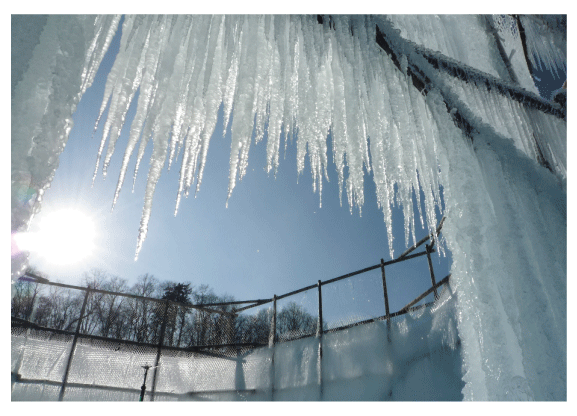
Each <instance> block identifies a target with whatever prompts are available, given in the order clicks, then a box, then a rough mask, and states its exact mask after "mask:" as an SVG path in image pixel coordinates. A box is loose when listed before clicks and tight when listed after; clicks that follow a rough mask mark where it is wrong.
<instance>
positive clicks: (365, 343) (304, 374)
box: [12, 291, 463, 401]
mask: <svg viewBox="0 0 577 416" xmlns="http://www.w3.org/2000/svg"><path fill="white" fill-rule="evenodd" d="M454 300H455V299H454V298H453V297H452V296H451V295H450V291H445V292H444V295H443V297H442V298H441V299H440V301H439V302H438V303H437V304H436V305H435V306H433V307H432V308H429V309H421V310H420V311H417V312H413V314H412V315H404V316H402V317H399V318H396V319H394V320H393V321H392V322H391V329H390V331H389V330H388V329H387V324H386V322H382V321H379V322H375V323H372V324H365V325H360V326H357V327H353V328H350V329H347V330H344V331H338V332H334V333H329V334H325V335H323V337H322V341H319V339H318V338H315V337H310V338H305V339H301V340H297V341H289V342H284V343H278V344H276V346H274V347H273V348H270V347H263V348H259V349H256V350H252V351H248V352H243V353H239V354H238V356H236V355H234V354H233V355H228V356H225V357H224V358H218V357H210V356H207V355H202V354H188V353H167V352H164V353H163V354H162V356H161V359H160V367H159V373H158V379H157V384H156V394H155V401H159V400H160V401H161V400H275V401H286V400H298V401H302V400H331V401H333V400H356V401H365V400H381V401H387V400H397V401H398V400H402V401H416V400H427V401H432V400H461V399H462V393H461V390H462V388H463V381H462V379H461V378H462V374H461V362H462V361H461V352H460V350H461V348H460V344H459V340H458V337H457V330H456V319H455V311H454V304H455V302H454ZM319 342H321V343H322V350H323V355H322V363H321V362H319ZM67 350H69V343H66V342H58V341H46V340H45V341H35V340H33V339H30V338H29V339H27V340H25V339H23V336H13V339H12V356H13V359H12V371H13V372H18V373H19V374H20V376H21V377H22V378H23V379H49V380H52V379H54V378H56V379H57V378H58V377H60V378H61V377H62V372H61V370H62V368H61V367H62V366H60V365H59V363H62V362H63V361H64V362H65V361H66V359H67V355H66V354H62V351H67ZM155 354H156V352H155V350H154V349H153V348H150V349H136V348H127V347H123V346H121V345H118V346H114V345H112V346H109V347H108V348H98V347H95V346H91V345H89V344H84V343H82V342H81V343H80V344H78V346H77V349H76V353H75V355H74V359H73V361H72V367H71V374H70V377H69V382H71V383H81V384H84V385H85V386H86V387H80V386H78V385H77V386H69V387H67V388H66V393H65V396H64V400H127V401H131V400H132V401H136V400H138V397H139V388H140V386H141V384H142V380H143V369H142V367H141V365H145V364H146V363H147V362H148V363H149V364H150V362H153V360H154V357H155ZM152 371H153V370H151V372H150V373H149V377H148V382H147V386H148V391H149V392H150V389H151V385H152ZM319 371H320V377H319ZM59 392H60V389H59V387H58V386H56V385H54V384H46V383H26V382H24V381H18V380H15V379H13V380H12V400H57V399H58V395H59ZM147 397H148V396H147Z"/></svg>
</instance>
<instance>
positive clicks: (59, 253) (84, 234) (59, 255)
mask: <svg viewBox="0 0 577 416" xmlns="http://www.w3.org/2000/svg"><path fill="white" fill-rule="evenodd" d="M95 237H96V229H95V226H94V221H93V220H92V218H91V217H90V216H88V215H86V214H85V213H83V212H81V211H79V210H77V209H73V208H70V209H63V210H60V211H55V212H52V213H50V214H48V215H46V216H45V217H43V218H42V219H41V220H40V222H39V225H38V231H37V232H29V233H21V234H19V235H18V236H15V240H16V243H17V245H18V248H19V249H21V250H27V251H30V252H35V253H37V254H38V255H40V256H42V257H43V258H45V259H46V260H47V261H49V262H50V263H52V264H56V265H70V264H74V263H78V262H80V261H82V260H85V259H86V258H87V257H89V256H90V255H91V254H92V253H93V251H94V248H95V245H94V239H95Z"/></svg>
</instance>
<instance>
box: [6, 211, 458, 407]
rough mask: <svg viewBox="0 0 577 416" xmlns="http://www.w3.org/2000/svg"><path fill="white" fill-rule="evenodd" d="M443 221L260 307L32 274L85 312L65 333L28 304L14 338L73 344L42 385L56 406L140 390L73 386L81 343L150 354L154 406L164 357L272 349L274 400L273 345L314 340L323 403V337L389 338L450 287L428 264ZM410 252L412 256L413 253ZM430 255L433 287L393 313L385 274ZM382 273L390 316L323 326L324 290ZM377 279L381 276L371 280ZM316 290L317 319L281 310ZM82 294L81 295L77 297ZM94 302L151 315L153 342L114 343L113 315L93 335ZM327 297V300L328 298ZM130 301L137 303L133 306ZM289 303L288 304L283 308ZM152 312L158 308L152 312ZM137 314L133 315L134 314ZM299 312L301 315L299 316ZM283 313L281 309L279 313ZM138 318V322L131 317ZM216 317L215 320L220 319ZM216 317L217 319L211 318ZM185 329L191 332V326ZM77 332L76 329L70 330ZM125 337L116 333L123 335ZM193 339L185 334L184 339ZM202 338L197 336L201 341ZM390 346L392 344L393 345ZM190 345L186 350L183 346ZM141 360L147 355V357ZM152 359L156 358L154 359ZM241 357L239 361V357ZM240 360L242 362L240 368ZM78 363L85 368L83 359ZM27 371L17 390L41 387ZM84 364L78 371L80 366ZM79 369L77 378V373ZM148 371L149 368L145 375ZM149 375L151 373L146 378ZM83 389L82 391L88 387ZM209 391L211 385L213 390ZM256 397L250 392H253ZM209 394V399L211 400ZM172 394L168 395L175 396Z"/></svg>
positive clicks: (15, 372)
mask: <svg viewBox="0 0 577 416" xmlns="http://www.w3.org/2000/svg"><path fill="white" fill-rule="evenodd" d="M443 221H444V218H443V219H442V220H441V222H440V223H439V225H438V227H437V229H436V231H435V232H434V233H432V234H430V235H428V236H426V237H425V238H423V239H421V240H420V241H419V242H417V243H416V244H415V245H413V246H412V247H410V248H409V249H407V250H406V251H405V252H404V253H402V254H401V255H400V256H399V257H397V258H396V259H393V260H390V261H386V262H385V261H384V260H383V259H381V261H380V263H378V264H376V265H373V266H369V267H366V268H363V269H361V270H357V271H354V272H351V273H347V274H344V275H342V276H338V277H335V278H332V279H328V280H325V281H321V280H318V282H317V283H316V284H313V285H309V286H306V287H303V288H301V289H297V290H294V291H291V292H289V293H285V294H283V295H280V296H277V295H274V296H273V297H272V298H269V299H256V300H246V301H230V302H218V303H202V304H182V303H177V302H174V301H171V300H166V299H157V298H149V297H144V296H139V295H133V294H128V293H120V292H114V291H108V290H102V289H95V288H90V287H80V286H74V285H68V284H63V283H55V282H50V281H47V280H46V279H43V278H39V277H38V276H35V275H33V274H31V273H28V274H27V275H26V276H25V277H24V279H25V280H28V281H29V282H33V283H37V284H38V285H45V286H48V287H57V288H61V289H64V290H69V291H72V292H75V293H77V295H76V297H75V298H74V297H73V296H71V298H74V299H78V300H76V301H75V302H76V303H75V305H78V302H79V299H80V298H82V307H81V308H80V313H79V314H78V315H77V316H75V317H68V318H67V319H69V321H67V322H68V323H67V326H66V328H67V329H62V328H52V327H50V326H46V325H40V324H38V323H37V322H34V320H35V316H34V311H35V307H34V305H31V307H30V308H29V312H28V314H27V316H24V317H18V316H12V332H13V334H14V332H15V331H16V332H18V331H20V332H19V335H22V334H24V338H25V339H26V340H28V338H34V337H36V336H39V335H38V334H43V335H40V336H41V337H44V338H46V337H47V338H48V339H51V338H52V337H53V336H64V337H65V338H66V339H68V340H70V339H72V341H71V344H70V350H69V352H68V357H67V359H66V365H65V368H64V372H63V376H62V379H61V381H55V380H47V379H46V380H45V381H46V382H47V383H48V384H50V385H51V386H56V385H57V386H59V387H60V393H59V396H58V398H59V400H64V398H65V396H66V389H67V386H68V387H70V388H72V387H75V388H85V386H86V385H88V384H90V385H91V387H90V388H92V389H97V390H98V389H103V390H110V389H112V390H115V389H116V390H118V391H119V392H120V391H123V392H124V391H125V392H134V391H136V390H137V389H133V388H132V387H129V386H126V385H125V386H124V387H122V386H118V387H113V386H111V385H110V384H106V383H108V382H109V380H106V379H105V380H104V381H103V383H95V382H94V381H93V382H92V383H86V382H83V380H79V379H78V376H77V375H76V376H75V377H76V378H75V379H73V380H71V379H69V377H70V374H71V372H74V373H75V374H77V373H78V372H79V370H78V369H76V367H75V363H76V361H75V359H74V357H75V354H77V353H78V352H77V351H78V345H79V343H80V344H82V345H85V344H86V343H88V344H91V343H92V344H95V345H99V346H102V345H105V347H106V348H110V346H117V348H116V349H117V350H118V349H119V348H121V346H124V347H123V348H128V349H131V351H135V353H142V351H143V349H145V350H146V351H148V352H147V354H148V357H149V358H148V359H147V360H148V361H150V359H152V357H153V356H154V365H153V366H151V365H150V364H147V365H146V366H141V367H143V368H146V367H149V368H151V369H154V371H153V372H152V383H151V388H150V391H149V392H148V393H147V394H148V397H149V399H150V400H154V397H155V394H157V392H156V390H157V386H158V383H159V382H160V381H161V380H160V379H159V370H158V368H159V365H160V366H161V365H162V363H161V361H162V360H161V358H162V359H164V358H163V357H168V356H169V355H171V354H172V355H173V356H174V355H175V354H176V355H178V354H185V355H186V354H197V355H199V356H201V357H207V358H211V359H220V360H221V361H222V362H231V361H235V362H237V363H238V362H243V361H242V360H243V358H242V357H244V356H245V355H246V353H247V352H248V351H252V350H254V349H255V348H259V347H264V346H269V347H271V348H272V357H271V361H272V363H273V367H272V370H271V371H272V376H271V377H272V380H273V382H272V383H273V386H272V388H271V395H272V396H271V397H274V390H275V388H274V359H275V348H274V347H275V345H276V344H277V343H281V342H285V341H295V340H299V339H303V338H309V337H316V338H317V339H319V348H318V363H319V366H320V369H319V373H318V374H319V380H318V383H319V389H320V396H321V397H322V384H323V381H322V361H323V360H322V337H323V334H330V333H334V332H336V331H342V330H346V329H349V328H352V327H356V326H359V325H365V324H368V323H371V322H376V321H386V322H387V328H388V329H389V331H390V321H391V319H393V318H395V317H397V316H401V315H403V314H406V313H409V312H412V311H416V310H419V309H422V308H426V307H428V306H430V305H431V304H432V303H433V302H428V303H424V304H421V305H417V304H418V303H419V302H420V301H422V300H423V299H425V298H426V297H427V296H428V295H430V294H431V293H433V294H434V299H435V300H436V299H437V298H438V297H439V293H438V291H437V290H438V289H439V288H440V287H441V286H443V285H446V284H447V283H448V282H449V278H450V274H449V275H447V276H446V277H444V278H443V279H442V280H440V281H439V282H436V281H435V274H434V270H433V265H432V262H431V256H430V255H431V253H434V252H435V250H434V249H433V247H434V245H435V242H436V239H437V236H438V235H439V233H440V231H441V227H442V225H443ZM428 241H430V243H429V244H426V246H425V251H422V252H418V253H413V251H414V250H416V249H417V248H418V247H420V246H422V245H423V244H425V243H427V242H428ZM411 253H413V254H411ZM423 256H427V261H428V267H429V272H430V277H431V282H432V286H431V287H430V288H429V289H428V290H427V291H425V292H424V293H422V294H421V295H419V296H417V297H416V298H415V299H414V300H412V301H411V302H409V303H408V304H406V305H405V306H404V307H402V308H401V309H399V310H398V311H396V312H393V313H391V312H390V310H389V309H390V308H389V307H390V305H389V294H388V291H387V282H386V274H385V268H386V267H387V266H391V265H393V264H397V263H400V262H403V261H408V260H412V259H417V258H419V257H423ZM377 269H380V270H381V274H380V280H382V290H383V292H382V293H383V301H384V307H385V314H384V315H379V316H376V317H371V318H369V319H356V320H354V322H347V323H343V324H341V325H337V326H335V327H330V328H329V327H328V326H327V322H326V319H323V303H324V304H325V306H324V307H325V308H327V307H329V306H331V305H330V302H329V306H327V303H326V300H325V302H323V291H322V287H323V286H328V285H331V284H333V283H336V282H339V281H343V280H345V279H350V278H352V277H353V276H358V275H360V274H363V273H367V272H370V271H373V270H377ZM374 279H376V275H375V276H374ZM315 290H316V292H317V294H316V295H311V298H313V300H312V302H313V303H316V306H317V308H318V313H317V314H316V317H315V316H313V315H311V314H310V312H308V311H304V310H303V309H302V308H300V307H299V306H298V305H297V306H295V305H296V303H295V302H289V303H288V304H287V305H286V306H285V307H284V308H279V306H278V305H279V303H281V304H282V302H281V301H282V300H283V299H289V298H292V299H294V297H295V296H296V295H299V294H302V295H301V296H306V295H307V293H305V292H307V291H310V292H308V293H309V294H312V293H314V291H315ZM82 293H83V294H84V295H83V296H80V294H82ZM96 295H102V296H108V297H110V298H108V300H109V308H110V310H111V311H112V310H113V309H114V306H116V307H117V309H120V307H121V305H123V302H124V306H125V307H126V308H128V309H127V310H133V309H134V310H137V309H138V308H140V310H141V311H142V310H146V311H148V315H147V316H144V318H146V319H144V323H143V324H142V325H141V327H142V328H143V329H144V330H145V332H146V334H148V338H142V337H141V338H139V339H136V338H135V335H133V336H132V338H131V337H130V336H124V337H123V336H116V337H115V336H114V331H112V334H111V333H110V332H111V331H109V328H110V327H112V326H113V325H112V323H113V322H112V321H113V319H112V318H110V316H108V318H107V322H106V323H105V324H106V325H105V324H101V325H100V326H98V325H93V327H92V329H90V328H91V327H90V325H88V322H87V321H88V320H89V319H92V318H93V316H92V312H89V311H88V307H87V305H88V304H91V305H92V303H91V302H97V301H99V300H101V299H102V298H99V299H93V298H94V297H95V296H96ZM325 296H326V294H325ZM34 302H36V303H39V301H38V300H37V299H36V296H35V297H34V298H33V299H32V303H33V304H34ZM130 302H132V303H130ZM285 303H286V301H285ZM269 304H271V305H270V306H269V307H268V308H266V309H260V310H258V312H256V314H253V315H247V311H249V310H250V309H254V308H259V307H263V306H265V305H269ZM153 305H156V306H154V307H153ZM130 308H132V309H130ZM299 308H300V309H299ZM279 309H280V310H279ZM134 316H136V315H134ZM215 316H216V318H215ZM211 317H212V318H211ZM134 319H143V318H134ZM178 322H180V328H179V329H178ZM187 325H188V326H187ZM104 327H106V331H104V334H98V333H94V332H95V331H97V330H96V329H94V328H100V330H102V329H103V328H104ZM185 327H186V328H187V331H189V332H186V333H185V335H184V337H183V331H184V328H185ZM72 328H74V330H72ZM193 331H196V333H194V334H196V335H195V336H196V338H195V339H196V341H195V342H193V341H192V338H190V340H189V341H188V344H187V341H186V338H187V336H190V334H193ZM120 332H121V331H118V333H120ZM187 334H188V335H187ZM199 334H200V335H199ZM183 339H184V343H185V346H181V344H182V340H183ZM389 341H390V338H389ZM186 344H187V345H186ZM153 351H154V352H153ZM109 353H111V354H114V352H113V351H109ZM21 354H23V352H22V353H21ZM143 354H144V353H143ZM151 354H153V355H151ZM239 357H240V358H239ZM239 360H240V361H239ZM79 361H81V360H80V359H79ZM21 365H22V358H21V357H20V361H19V362H18V363H17V364H16V365H13V369H12V378H13V380H16V381H17V382H19V383H28V384H30V383H32V384H34V383H41V382H42V381H39V379H38V377H35V376H23V375H22V374H20V366H21ZM78 365H80V364H78ZM73 369H74V371H72V370H73ZM146 371H147V372H148V369H146ZM146 374H147V373H146ZM146 374H145V382H144V384H143V387H142V391H144V390H145V389H146ZM83 386H84V387H83ZM209 387H210V386H209ZM249 390H250V389H248V390H247V389H245V388H243V387H242V385H240V386H236V387H235V388H233V389H232V390H231V388H229V387H226V388H222V389H218V388H216V389H210V388H209V389H203V391H205V392H206V391H208V392H210V394H213V393H215V392H219V391H220V392H231V391H233V392H234V391H237V392H241V391H242V392H247V391H249ZM251 391H252V390H251ZM201 393H202V392H198V391H196V392H191V391H187V392H186V394H187V395H191V394H192V395H194V394H201ZM158 394H160V395H163V396H166V391H165V392H158ZM207 394H208V393H207ZM171 395H172V393H171V394H169V396H171Z"/></svg>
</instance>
